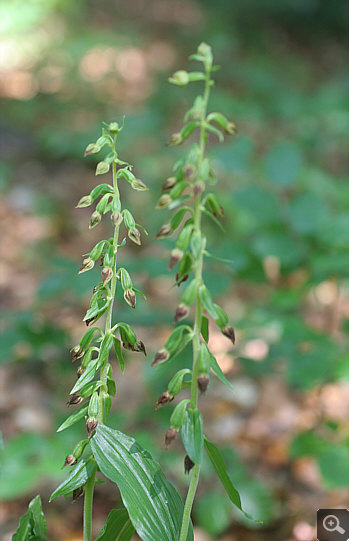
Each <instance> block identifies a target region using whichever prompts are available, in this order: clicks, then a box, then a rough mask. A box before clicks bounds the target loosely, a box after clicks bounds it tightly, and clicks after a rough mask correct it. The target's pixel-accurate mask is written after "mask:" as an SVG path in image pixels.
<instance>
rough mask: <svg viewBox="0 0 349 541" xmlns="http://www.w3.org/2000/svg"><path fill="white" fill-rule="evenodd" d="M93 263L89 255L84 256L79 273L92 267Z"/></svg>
mask: <svg viewBox="0 0 349 541" xmlns="http://www.w3.org/2000/svg"><path fill="white" fill-rule="evenodd" d="M94 265H95V262H94V261H93V259H91V258H90V257H86V258H85V259H84V260H83V262H82V265H81V267H80V270H79V274H82V273H83V272H87V271H89V270H91V269H93V267H94Z"/></svg>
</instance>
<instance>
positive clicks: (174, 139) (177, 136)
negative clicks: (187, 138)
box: [167, 133, 183, 146]
mask: <svg viewBox="0 0 349 541" xmlns="http://www.w3.org/2000/svg"><path fill="white" fill-rule="evenodd" d="M181 143H183V137H182V134H181V133H174V134H173V135H171V137H170V139H169V141H168V143H167V146H172V145H180V144H181Z"/></svg>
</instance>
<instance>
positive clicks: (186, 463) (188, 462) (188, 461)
mask: <svg viewBox="0 0 349 541" xmlns="http://www.w3.org/2000/svg"><path fill="white" fill-rule="evenodd" d="M194 466H195V464H194V462H193V461H192V460H191V458H189V456H188V455H185V457H184V473H185V474H187V473H189V472H190V470H191V469H192V468H193V467H194Z"/></svg>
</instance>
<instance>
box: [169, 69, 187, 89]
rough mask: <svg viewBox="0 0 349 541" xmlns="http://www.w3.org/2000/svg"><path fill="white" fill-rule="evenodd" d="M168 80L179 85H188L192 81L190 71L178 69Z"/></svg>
mask: <svg viewBox="0 0 349 541" xmlns="http://www.w3.org/2000/svg"><path fill="white" fill-rule="evenodd" d="M168 81H169V82H170V83H172V84H174V85H177V86H186V85H187V84H188V83H189V81H190V79H189V73H188V72H187V71H185V70H179V71H176V73H174V74H173V75H172V76H171V77H169V79H168Z"/></svg>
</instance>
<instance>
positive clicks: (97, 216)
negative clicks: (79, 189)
mask: <svg viewBox="0 0 349 541" xmlns="http://www.w3.org/2000/svg"><path fill="white" fill-rule="evenodd" d="M101 219H102V214H101V213H100V212H98V210H95V211H94V212H92V215H91V220H90V225H89V226H88V227H89V229H92V228H93V227H95V226H96V225H98V224H99V222H100V221H101Z"/></svg>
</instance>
